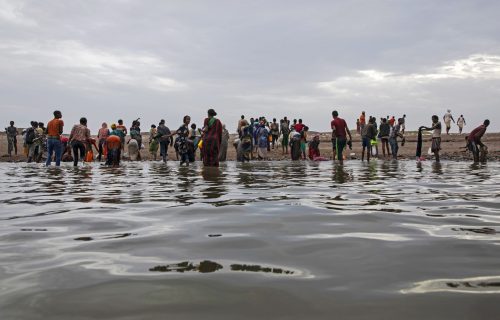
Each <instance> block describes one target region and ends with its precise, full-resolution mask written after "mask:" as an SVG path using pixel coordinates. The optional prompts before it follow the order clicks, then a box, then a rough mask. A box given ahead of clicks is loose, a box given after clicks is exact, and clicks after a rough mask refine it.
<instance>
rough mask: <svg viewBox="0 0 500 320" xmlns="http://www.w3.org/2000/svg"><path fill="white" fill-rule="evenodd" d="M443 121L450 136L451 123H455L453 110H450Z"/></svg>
mask: <svg viewBox="0 0 500 320" xmlns="http://www.w3.org/2000/svg"><path fill="white" fill-rule="evenodd" d="M443 121H444V124H445V125H446V134H448V135H449V134H450V128H451V122H452V121H453V123H455V119H453V116H452V115H451V110H450V109H448V110H447V111H446V113H445V114H444V116H443Z"/></svg>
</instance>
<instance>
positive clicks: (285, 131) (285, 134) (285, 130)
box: [280, 117, 290, 154]
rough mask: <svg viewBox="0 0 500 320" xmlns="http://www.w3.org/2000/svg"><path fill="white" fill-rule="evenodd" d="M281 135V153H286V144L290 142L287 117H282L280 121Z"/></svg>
mask: <svg viewBox="0 0 500 320" xmlns="http://www.w3.org/2000/svg"><path fill="white" fill-rule="evenodd" d="M280 132H281V136H282V137H283V141H281V149H282V153H283V154H288V144H289V142H290V140H289V137H290V121H288V118H287V117H284V118H283V122H282V123H281V128H280Z"/></svg>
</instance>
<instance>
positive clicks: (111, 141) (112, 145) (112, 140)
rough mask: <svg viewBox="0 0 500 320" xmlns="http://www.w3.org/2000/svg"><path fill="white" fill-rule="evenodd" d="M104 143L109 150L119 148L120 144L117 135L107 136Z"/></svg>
mask: <svg viewBox="0 0 500 320" xmlns="http://www.w3.org/2000/svg"><path fill="white" fill-rule="evenodd" d="M106 143H107V147H108V149H109V150H113V149H120V148H121V144H122V143H121V141H120V137H118V136H109V137H108V138H107V139H106Z"/></svg>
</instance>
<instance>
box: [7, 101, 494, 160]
mask: <svg viewBox="0 0 500 320" xmlns="http://www.w3.org/2000/svg"><path fill="white" fill-rule="evenodd" d="M216 116H217V113H216V112H215V110H214V109H209V110H208V111H207V117H206V118H205V119H204V122H203V126H202V127H201V128H197V126H196V124H194V123H191V117H190V116H187V115H186V116H185V117H184V118H183V121H182V124H181V126H180V127H179V128H178V129H177V130H175V131H171V130H170V129H169V128H168V127H167V126H166V124H165V120H163V119H162V120H160V122H159V123H158V126H156V125H155V124H152V125H151V128H150V130H149V144H148V149H149V150H148V151H149V153H150V155H151V158H152V159H153V160H157V159H158V151H159V152H160V154H159V157H160V159H161V160H162V161H163V162H166V161H167V160H168V149H169V147H170V148H174V149H175V155H176V159H177V160H179V161H180V165H186V166H189V164H190V163H192V162H194V161H195V159H196V154H197V151H198V150H199V158H200V159H201V160H202V161H203V164H204V165H205V166H218V165H219V162H220V161H226V158H227V151H228V144H229V132H228V130H227V129H226V127H225V125H224V124H223V123H222V122H221V121H220V120H219V119H218V118H217V117H216ZM332 117H333V120H332V121H331V129H332V138H331V141H332V151H333V155H334V159H336V160H338V161H339V163H341V164H342V163H343V161H344V159H345V158H346V156H345V153H346V150H347V148H349V149H352V140H353V139H352V135H351V131H350V130H349V128H348V125H347V122H346V121H345V120H344V119H342V118H340V117H339V113H338V111H333V112H332ZM139 120H140V118H138V119H136V120H134V121H132V124H131V126H130V128H129V129H128V130H127V127H126V126H125V125H124V123H123V120H121V119H119V120H118V121H117V122H116V123H113V124H111V125H110V127H109V128H108V124H107V123H102V126H101V128H100V129H99V130H98V132H97V135H96V138H93V137H92V136H91V133H90V130H89V128H88V127H87V119H86V118H85V117H82V118H81V119H80V121H79V123H77V124H75V125H74V126H73V127H72V129H71V133H70V135H69V137H66V136H64V135H63V130H64V122H63V120H62V113H61V111H58V110H57V111H54V118H53V119H52V120H50V121H49V122H48V123H47V126H46V127H45V125H44V123H42V122H37V121H32V122H31V126H30V127H28V128H27V129H25V130H23V132H22V133H21V134H22V137H23V147H24V148H23V149H24V153H25V155H26V156H27V161H28V162H41V161H42V159H43V157H45V159H46V161H45V164H46V165H47V166H49V165H51V163H52V161H55V164H56V166H59V165H60V163H61V161H63V162H73V165H74V166H77V165H78V163H79V162H81V161H86V162H91V161H94V159H96V160H97V161H99V162H101V161H102V160H104V161H105V164H106V165H109V166H118V165H119V164H120V160H121V159H122V158H124V157H125V156H126V157H127V158H128V159H130V160H141V152H140V151H141V149H143V148H144V144H143V141H142V139H143V137H142V134H141V127H140V126H141V123H140V121H139ZM443 121H444V123H445V128H446V134H449V132H450V128H451V122H454V123H455V120H454V118H453V116H452V114H451V111H450V110H447V112H446V113H445V115H444V116H443ZM405 122H406V115H403V116H402V117H400V118H398V119H396V117H395V116H392V117H389V116H386V117H381V118H380V121H379V123H378V124H377V118H376V117H374V116H369V117H367V115H366V113H365V111H362V113H361V115H360V116H359V118H358V119H357V120H356V132H357V134H358V135H359V136H360V137H361V145H362V152H361V160H362V161H364V160H365V157H366V160H367V161H370V158H371V157H374V156H375V157H382V158H392V159H395V160H397V159H398V151H399V146H400V145H404V144H405V140H406V139H405ZM456 124H457V126H458V128H459V133H460V134H461V133H462V130H463V127H464V126H465V125H466V122H465V118H464V116H463V115H460V117H459V118H458V119H457V121H456ZM488 125H489V120H485V121H484V123H483V124H482V125H481V126H479V127H477V128H475V129H474V130H472V131H471V132H470V134H469V135H468V136H467V137H466V140H467V148H468V149H469V150H470V151H471V152H472V154H473V158H474V161H475V162H478V161H480V160H481V155H484V154H486V150H487V148H486V146H485V145H484V144H483V143H482V142H481V137H482V136H483V135H484V133H485V132H486V129H487V127H488ZM5 131H6V134H7V140H8V153H9V156H10V157H11V156H12V152H14V154H15V155H17V153H18V149H17V146H18V143H17V137H18V135H19V132H18V130H17V128H16V127H15V125H14V122H13V121H11V122H10V126H9V127H7V128H5ZM423 131H432V143H431V147H430V152H431V153H433V155H434V157H435V161H437V162H439V161H440V150H441V135H442V132H441V131H442V124H441V121H440V119H439V117H438V116H436V115H434V116H432V118H431V125H430V126H421V127H420V128H419V129H418V135H417V136H418V139H417V150H416V158H417V160H421V159H422V132H423ZM308 133H309V127H308V126H307V125H305V124H304V122H303V120H302V119H298V120H297V119H293V120H292V121H290V120H289V119H288V118H287V117H283V118H282V119H280V120H279V122H278V121H277V119H276V118H273V119H272V121H268V120H267V119H266V117H254V118H250V119H248V120H247V119H246V118H245V116H244V115H242V116H241V118H240V119H239V120H238V123H237V134H238V137H237V138H236V139H235V140H234V143H233V146H234V148H235V150H236V158H237V160H238V161H242V162H245V161H251V160H254V159H257V160H267V159H269V152H270V151H271V149H281V153H282V154H283V155H285V154H289V155H290V158H291V159H292V160H300V159H302V160H305V159H310V160H314V161H321V160H327V159H326V158H324V157H322V156H321V153H320V148H319V144H320V136H319V135H317V134H316V135H314V136H313V137H312V138H311V139H310V138H309V136H308ZM127 135H128V136H129V139H128V140H127ZM379 144H380V145H381V147H382V155H379ZM126 146H127V151H128V153H127V154H126V153H125V147H126ZM94 150H95V151H96V152H97V156H94ZM278 152H279V151H278Z"/></svg>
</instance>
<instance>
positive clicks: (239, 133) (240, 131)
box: [238, 115, 249, 138]
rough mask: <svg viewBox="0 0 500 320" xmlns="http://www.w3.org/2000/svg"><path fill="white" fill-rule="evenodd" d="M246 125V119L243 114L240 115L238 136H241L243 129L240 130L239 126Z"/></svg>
mask: <svg viewBox="0 0 500 320" xmlns="http://www.w3.org/2000/svg"><path fill="white" fill-rule="evenodd" d="M248 125H249V123H248V121H247V120H246V119H245V116H244V115H242V116H241V119H240V120H239V121H238V137H240V138H241V136H242V135H243V131H242V130H241V128H244V127H248Z"/></svg>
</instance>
